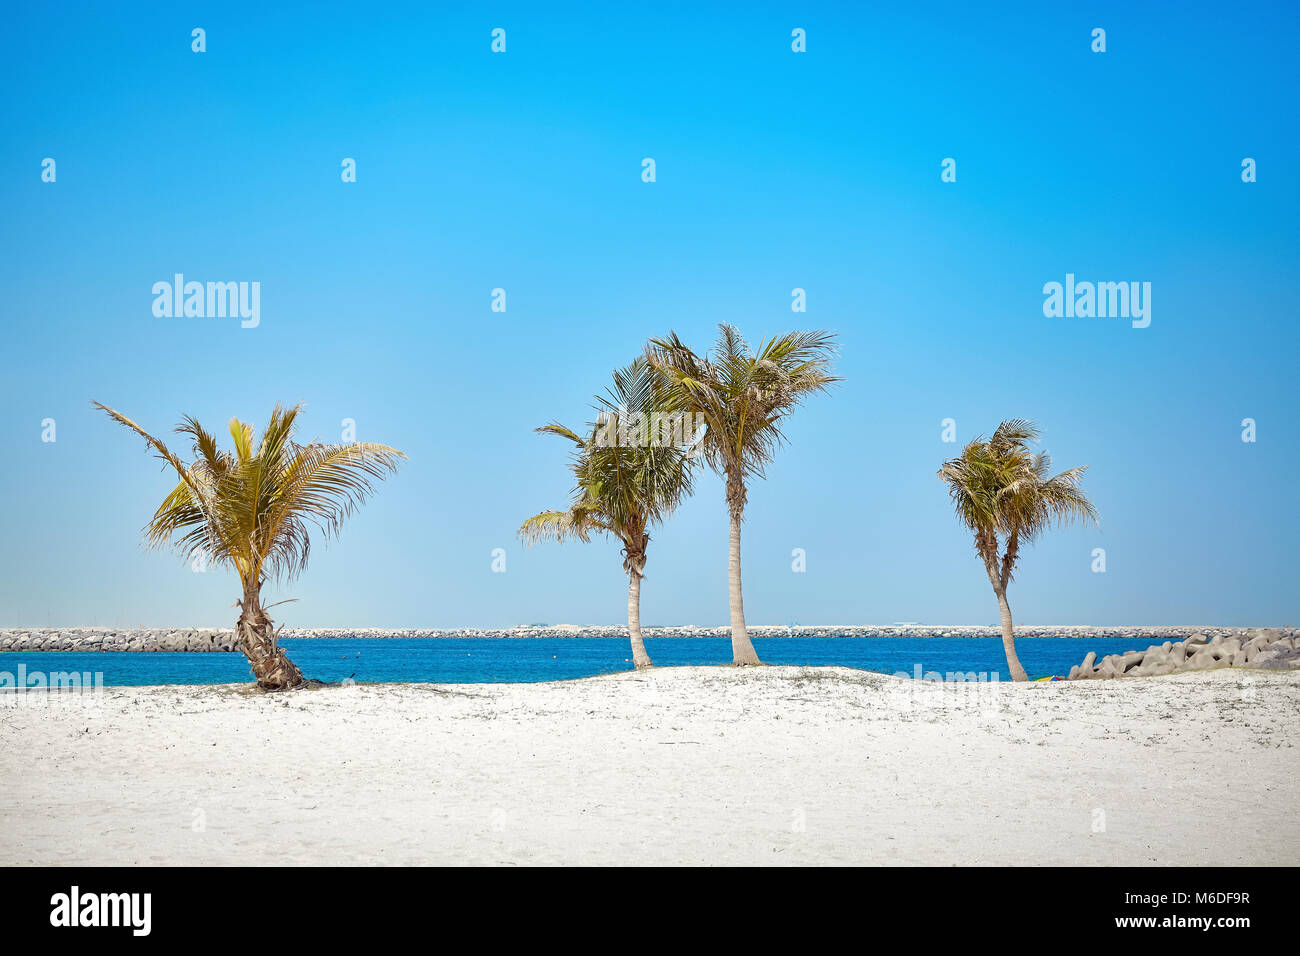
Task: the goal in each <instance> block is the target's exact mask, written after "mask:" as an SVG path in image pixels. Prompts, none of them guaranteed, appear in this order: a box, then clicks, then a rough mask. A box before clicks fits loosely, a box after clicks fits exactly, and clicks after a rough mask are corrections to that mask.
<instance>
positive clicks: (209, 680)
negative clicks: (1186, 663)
mask: <svg viewBox="0 0 1300 956" xmlns="http://www.w3.org/2000/svg"><path fill="white" fill-rule="evenodd" d="M1151 643H1152V640H1151V639H1149V638H1143V639H1140V640H1128V639H1118V638H1113V639H1099V640H1089V639H1080V638H1051V637H1040V638H1025V639H1022V640H1019V641H1017V642H1016V650H1017V651H1018V652H1019V654H1020V661H1021V663H1022V664H1024V666H1025V670H1026V671H1028V672H1029V676H1030V677H1044V676H1048V675H1052V674H1059V675H1061V676H1062V677H1063V676H1065V674H1066V673H1068V672H1069V670H1070V668H1071V667H1072V666H1074V665H1075V664H1078V663H1079V662H1080V661H1082V660H1083V657H1084V655H1085V654H1087V653H1088V652H1089V651H1096V652H1097V658H1098V659H1099V660H1100V659H1101V658H1102V657H1104V656H1105V655H1107V654H1114V653H1117V652H1123V651H1127V650H1132V649H1134V648H1145V647H1147V646H1149V645H1150V644H1151ZM282 644H283V646H284V648H285V650H286V651H287V652H288V654H289V656H290V658H291V659H292V660H293V661H294V662H295V663H296V664H297V665H298V666H299V667H300V668H302V671H303V674H305V675H306V676H307V677H314V678H316V679H318V680H323V681H341V680H343V679H345V678H348V677H351V678H352V679H353V680H356V681H359V682H379V681H384V682H387V681H393V682H426V681H427V682H431V683H440V684H464V683H497V682H504V683H530V682H535V681H548V680H565V679H568V678H573V677H590V676H592V675H594V674H612V673H615V672H617V671H623V670H631V669H632V655H631V651H630V650H629V648H628V642H627V641H626V640H625V639H622V638H595V637H587V638H463V639H462V638H436V639H416V638H386V639H385V638H380V639H368V640H348V639H334V638H296V639H294V638H289V639H286V640H284V641H283V642H282ZM754 646H755V647H756V648H757V650H758V654H759V656H760V657H761V658H762V659H763V660H764V661H765V662H766V663H768V664H807V665H825V664H837V665H840V666H843V667H855V668H859V669H861V670H868V671H880V672H883V673H887V674H892V673H895V672H899V671H902V672H906V673H907V674H909V675H912V674H913V673H914V671H915V668H916V666H917V665H918V664H919V665H920V667H921V670H922V672H929V671H938V672H939V673H941V674H946V673H948V672H950V671H961V672H963V673H965V672H969V671H975V672H985V673H988V674H989V675H990V677H991V675H992V674H993V673H995V672H996V673H997V674H998V676H999V679H1001V680H1006V679H1007V673H1006V660H1005V658H1004V657H1003V655H1002V642H1001V641H1000V640H998V639H990V638H976V637H927V638H921V637H910V638H909V637H840V638H826V637H794V638H766V639H764V638H759V639H757V640H755V641H754ZM646 650H647V651H648V652H649V653H650V657H651V658H652V659H653V660H654V662H655V663H656V664H660V665H673V664H726V663H729V662H730V661H731V642H730V641H729V640H728V639H726V638H684V637H677V638H672V637H666V638H652V639H647V640H646ZM19 664H26V666H27V672H28V673H32V672H36V671H42V672H47V673H48V672H58V671H89V672H91V673H92V674H93V673H100V672H102V673H103V675H104V683H105V684H110V685H142V684H230V683H238V682H242V681H247V680H250V679H251V678H250V674H249V669H248V664H247V662H245V660H244V658H243V656H242V655H240V654H133V653H91V654H82V653H69V652H60V653H29V652H19V653H5V654H0V671H7V672H10V673H16V672H17V667H18V665H19Z"/></svg>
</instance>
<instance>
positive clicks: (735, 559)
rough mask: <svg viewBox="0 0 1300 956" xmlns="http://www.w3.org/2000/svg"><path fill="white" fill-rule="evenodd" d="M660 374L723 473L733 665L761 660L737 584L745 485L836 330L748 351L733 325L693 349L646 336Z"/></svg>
mask: <svg viewBox="0 0 1300 956" xmlns="http://www.w3.org/2000/svg"><path fill="white" fill-rule="evenodd" d="M646 355H647V358H648V359H649V362H650V364H651V366H652V367H653V368H654V369H655V370H656V371H657V372H658V373H659V375H660V377H661V379H662V382H663V388H664V391H665V395H666V398H665V405H666V406H667V407H668V408H669V409H670V410H672V411H674V412H679V413H681V412H684V413H688V414H692V415H695V416H698V417H699V419H700V420H701V421H703V423H704V424H705V425H706V426H707V431H706V432H705V435H704V438H703V439H702V441H701V451H702V454H703V457H704V460H705V461H707V462H708V463H709V466H710V467H712V468H713V470H714V471H716V472H718V474H720V475H721V476H723V477H724V478H725V479H726V495H727V511H728V514H729V515H730V524H731V545H730V552H729V557H728V562H727V570H728V597H729V604H730V610H731V655H732V660H733V662H734V663H736V664H742V665H743V664H759V663H762V662H761V661H759V659H758V654H757V653H755V651H754V645H753V644H752V643H751V642H750V640H749V631H748V630H747V629H746V627H745V605H744V600H743V596H742V594H741V587H740V524H741V521H742V520H743V519H744V515H745V502H746V500H747V499H748V491H747V488H746V483H747V482H748V480H749V479H750V478H754V477H759V478H761V477H762V476H763V473H764V469H765V468H766V466H767V464H768V463H769V462H770V461H771V460H772V456H773V454H775V452H776V449H777V448H779V447H780V446H781V445H782V444H784V442H785V436H784V435H783V434H782V431H781V424H782V421H783V419H784V418H785V417H786V416H787V415H788V414H790V412H792V411H793V410H794V409H795V408H796V407H797V406H798V405H799V404H800V403H802V402H803V400H804V399H805V398H807V397H808V396H809V395H812V394H815V393H818V392H824V391H825V390H826V389H827V387H828V386H829V385H830V384H831V383H832V382H837V381H839V379H838V378H836V377H835V376H833V375H831V365H832V360H833V358H834V355H835V336H834V335H833V334H832V333H830V332H822V331H813V332H788V333H786V334H785V335H779V336H777V337H776V338H773V339H771V340H769V341H766V342H762V343H760V344H759V346H758V348H757V349H756V350H751V349H750V347H749V345H748V344H746V342H745V340H744V339H743V338H741V337H740V333H739V332H738V331H737V330H736V329H735V327H734V326H730V325H720V326H718V338H717V341H716V342H715V343H714V346H713V350H712V352H711V353H710V354H707V355H705V356H702V357H701V356H699V355H696V354H695V353H694V352H693V351H691V349H690V348H688V347H687V346H686V345H684V344H683V343H682V341H681V340H680V339H679V338H678V337H677V334H676V333H674V332H670V333H669V334H668V336H667V337H666V338H662V339H651V340H650V343H649V344H648V345H647V347H646Z"/></svg>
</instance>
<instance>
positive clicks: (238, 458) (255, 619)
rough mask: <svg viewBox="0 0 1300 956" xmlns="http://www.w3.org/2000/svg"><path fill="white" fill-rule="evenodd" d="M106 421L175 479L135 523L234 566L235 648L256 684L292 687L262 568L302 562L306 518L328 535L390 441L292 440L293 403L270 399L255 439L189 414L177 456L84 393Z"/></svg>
mask: <svg viewBox="0 0 1300 956" xmlns="http://www.w3.org/2000/svg"><path fill="white" fill-rule="evenodd" d="M93 404H94V405H95V406H96V407H98V408H101V409H103V410H104V411H105V412H107V413H108V415H109V417H110V418H112V419H113V420H114V421H116V422H118V423H120V424H122V425H125V426H126V427H127V428H129V429H131V430H132V431H134V432H135V433H136V434H138V435H139V436H141V437H142V438H143V439H144V440H145V441H146V442H147V443H148V444H149V446H150V447H151V448H153V450H154V451H155V452H157V453H158V457H160V458H161V459H162V460H163V461H165V462H167V464H169V465H171V466H172V468H173V469H175V471H176V474H177V475H178V476H179V478H180V482H179V483H178V484H177V485H176V487H175V488H173V489H172V492H171V494H169V495H168V496H167V497H166V498H165V499H164V500H163V503H162V504H161V505H159V507H158V510H157V512H155V514H154V516H153V518H152V519H151V520H150V521H149V523H148V524H147V525H146V526H145V539H146V541H147V542H148V544H149V545H151V546H153V547H162V546H164V545H166V544H168V543H171V544H173V545H174V546H175V547H176V548H177V549H178V550H179V551H180V552H181V553H182V554H184V555H186V556H187V557H199V556H202V557H204V558H206V559H207V560H208V561H210V562H212V563H215V564H228V565H230V566H231V567H233V568H234V569H235V572H236V573H237V574H238V575H239V580H240V584H241V585H242V587H243V599H242V600H240V601H238V602H236V603H237V606H238V607H239V609H240V613H239V620H238V622H237V623H236V625H235V637H236V640H237V641H238V644H239V648H240V650H242V651H243V652H244V656H245V657H247V658H248V662H249V664H250V665H251V666H252V671H253V676H254V677H255V678H256V679H257V683H258V686H260V687H262V688H264V689H267V690H280V689H286V688H292V687H298V686H300V685H302V684H304V683H305V681H304V680H303V676H302V672H301V671H300V670H298V667H297V666H296V665H295V664H294V663H293V662H292V661H290V660H289V658H288V657H287V656H286V655H285V653H284V650H283V648H281V647H280V646H279V644H278V642H277V639H276V632H275V628H274V625H273V622H272V621H271V618H270V616H269V615H268V614H267V613H266V608H265V607H263V606H262V599H261V592H262V585H263V583H265V581H266V580H267V579H268V578H270V577H276V578H280V579H284V580H288V579H291V578H293V577H294V576H296V575H297V574H299V573H300V572H302V571H303V570H304V569H305V568H306V567H307V557H308V553H309V551H310V544H311V542H310V540H309V534H308V530H309V529H308V523H309V522H310V523H311V524H314V525H315V526H316V528H317V529H318V530H319V531H320V532H321V533H322V534H324V535H325V536H326V537H328V536H329V535H331V534H337V533H338V531H339V529H340V527H341V526H342V523H343V521H344V519H345V518H347V517H348V516H349V515H350V514H352V512H353V510H354V509H355V508H356V507H357V506H358V505H360V504H361V502H362V501H364V500H365V498H366V496H367V495H369V494H370V493H371V492H372V491H373V490H374V489H373V486H372V484H371V482H372V481H374V480H378V479H382V478H385V477H387V475H388V474H390V473H392V472H394V471H396V470H397V464H398V460H399V459H402V458H405V457H406V456H405V455H403V454H402V453H401V452H400V451H397V450H396V449H394V448H389V447H388V446H387V445H377V444H374V443H373V442H353V443H351V444H342V445H325V444H320V443H318V442H312V443H310V444H307V445H299V444H297V443H296V442H295V441H294V440H293V432H294V425H295V422H296V420H297V418H298V413H299V411H300V410H301V409H302V406H301V405H297V406H294V407H293V408H289V409H285V408H283V407H281V406H276V408H275V411H273V412H272V413H271V421H270V422H269V423H268V424H267V426H266V429H265V431H263V432H262V436H261V438H260V439H259V440H257V441H255V440H254V438H253V426H252V425H247V424H245V423H243V422H241V421H239V420H238V419H235V418H232V419H231V420H230V436H231V438H232V439H233V440H234V446H235V450H234V453H233V454H232V453H231V452H229V451H223V450H221V449H219V448H218V447H217V442H216V439H214V438H213V437H212V435H210V434H209V433H208V432H207V431H205V430H204V429H203V426H201V425H200V424H199V423H198V422H197V421H196V420H195V419H194V418H191V417H190V416H188V415H187V416H185V418H184V419H182V421H181V423H180V424H179V425H178V426H177V427H176V432H177V433H178V434H181V435H186V436H188V437H189V438H191V439H192V440H193V442H194V461H192V462H185V461H183V460H181V459H180V458H179V457H177V456H176V455H174V454H173V453H172V452H171V451H169V450H168V449H167V446H166V445H164V444H163V443H162V442H161V441H159V440H158V439H157V438H154V437H153V436H152V435H150V434H149V433H148V432H146V431H145V430H144V429H143V428H141V427H140V426H139V425H137V424H136V423H135V422H133V421H131V419H129V418H127V417H126V416H125V415H123V414H122V413H121V412H116V411H114V410H113V409H111V408H109V407H108V406H107V405H101V404H100V403H99V402H94V403H93Z"/></svg>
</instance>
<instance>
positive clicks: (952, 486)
mask: <svg viewBox="0 0 1300 956" xmlns="http://www.w3.org/2000/svg"><path fill="white" fill-rule="evenodd" d="M1038 436H1039V430H1038V426H1036V425H1035V424H1034V423H1033V422H1029V421H1025V420H1024V419H1019V418H1017V419H1012V420H1009V421H1004V422H1003V423H1002V424H1000V425H999V426H998V427H997V430H996V431H995V432H994V433H993V437H992V438H990V439H989V440H988V441H985V440H984V439H983V437H982V436H977V437H976V438H975V439H974V440H972V441H971V442H970V443H969V444H968V445H966V447H965V448H963V449H962V453H961V456H960V457H958V458H954V459H952V460H951V461H947V462H944V464H943V467H942V468H940V469H939V477H940V478H941V479H942V480H943V481H945V482H946V483H947V485H948V494H949V496H951V498H952V501H953V505H954V506H955V508H956V510H957V517H958V518H959V519H960V520H961V522H962V524H964V525H965V526H966V527H967V528H968V529H970V531H971V532H972V533H973V534H974V535H975V552H976V553H977V554H978V555H979V556H980V559H981V560H982V561H983V562H984V570H985V571H986V572H987V573H988V576H989V583H990V584H992V585H993V593H994V594H995V595H997V599H998V608H999V609H1000V610H1001V612H1002V647H1003V649H1004V650H1005V651H1006V655H1007V669H1008V670H1010V671H1011V678H1012V680H1019V681H1023V680H1028V679H1029V678H1028V676H1027V675H1026V674H1025V669H1024V668H1023V667H1022V666H1021V665H1020V658H1019V657H1017V656H1016V642H1015V633H1014V631H1013V629H1012V625H1011V607H1010V605H1009V604H1007V585H1008V584H1010V583H1011V579H1012V576H1013V574H1014V572H1015V567H1016V560H1017V559H1018V558H1019V556H1020V548H1021V546H1022V545H1025V544H1028V543H1030V542H1032V541H1033V540H1034V538H1036V537H1037V536H1038V535H1039V534H1040V533H1041V532H1042V531H1044V530H1046V529H1047V528H1048V527H1050V526H1051V525H1052V524H1054V523H1056V524H1062V525H1068V524H1070V523H1072V522H1073V521H1075V520H1078V521H1081V522H1083V521H1088V520H1089V519H1091V520H1092V521H1093V522H1096V520H1097V512H1096V509H1095V508H1093V506H1092V502H1091V501H1089V500H1088V496H1087V495H1086V494H1084V492H1083V491H1082V490H1081V489H1080V487H1079V484H1080V482H1081V481H1082V479H1083V473H1084V472H1085V471H1086V470H1087V468H1088V466H1087V465H1083V466H1081V467H1079V468H1071V469H1069V470H1068V471H1063V472H1061V473H1060V474H1059V475H1055V476H1051V477H1049V472H1050V471H1051V468H1052V459H1051V457H1050V456H1048V454H1047V452H1045V451H1040V452H1039V453H1038V454H1036V455H1035V454H1033V453H1031V452H1030V450H1029V442H1031V441H1035V440H1036V439H1037V438H1038ZM999 535H1001V536H1002V542H1003V543H1002V544H1000V543H999V541H998V536H999ZM999 552H1000V553H999Z"/></svg>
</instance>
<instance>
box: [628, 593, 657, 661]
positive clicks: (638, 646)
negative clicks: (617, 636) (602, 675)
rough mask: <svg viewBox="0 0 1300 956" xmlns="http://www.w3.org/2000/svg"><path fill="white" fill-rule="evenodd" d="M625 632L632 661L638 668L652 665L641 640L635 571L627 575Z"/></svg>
mask: <svg viewBox="0 0 1300 956" xmlns="http://www.w3.org/2000/svg"><path fill="white" fill-rule="evenodd" d="M627 633H628V636H629V637H630V638H632V663H633V664H634V665H635V666H636V668H637V669H638V670H640V669H641V668H642V667H651V666H653V662H652V661H651V660H650V655H649V654H647V653H646V652H645V644H644V643H642V641H641V575H639V574H637V573H636V572H635V571H630V572H628V575H627Z"/></svg>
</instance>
